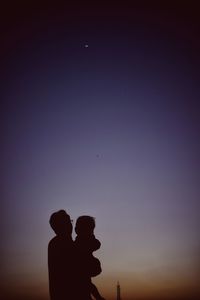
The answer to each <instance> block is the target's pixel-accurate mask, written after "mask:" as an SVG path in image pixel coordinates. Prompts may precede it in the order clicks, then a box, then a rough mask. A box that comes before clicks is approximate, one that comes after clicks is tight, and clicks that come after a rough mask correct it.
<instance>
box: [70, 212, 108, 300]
mask: <svg viewBox="0 0 200 300" xmlns="http://www.w3.org/2000/svg"><path fill="white" fill-rule="evenodd" d="M94 228H95V219H94V218H93V217H90V216H80V217H79V218H78V219H77V221H76V226H75V232H76V234H77V236H76V239H75V245H76V247H77V249H79V251H80V252H81V254H82V259H84V260H85V262H86V264H88V265H89V268H90V271H91V274H92V275H91V276H92V277H93V276H97V275H99V274H100V273H101V263H100V261H99V260H98V259H97V258H96V257H94V256H93V252H94V251H96V250H98V249H99V248H100V246H101V243H100V241H99V240H98V239H96V238H95V235H94ZM89 285H90V293H91V295H92V296H93V297H95V299H96V300H105V299H104V298H103V297H102V296H101V295H100V293H99V291H98V289H97V287H96V286H95V285H94V284H93V283H92V281H91V277H89Z"/></svg>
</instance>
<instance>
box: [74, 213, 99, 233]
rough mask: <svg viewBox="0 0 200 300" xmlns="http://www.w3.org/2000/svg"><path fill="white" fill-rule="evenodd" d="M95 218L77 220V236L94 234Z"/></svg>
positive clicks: (85, 217)
mask: <svg viewBox="0 0 200 300" xmlns="http://www.w3.org/2000/svg"><path fill="white" fill-rule="evenodd" d="M94 228H95V218H93V217H91V216H80V217H78V219H77V220H76V226H75V231H76V233H77V234H84V233H86V234H87V233H93V230H94Z"/></svg>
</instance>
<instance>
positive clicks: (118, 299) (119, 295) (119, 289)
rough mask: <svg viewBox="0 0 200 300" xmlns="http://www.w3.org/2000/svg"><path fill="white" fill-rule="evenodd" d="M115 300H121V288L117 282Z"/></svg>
mask: <svg viewBox="0 0 200 300" xmlns="http://www.w3.org/2000/svg"><path fill="white" fill-rule="evenodd" d="M117 300H121V288H120V285H119V281H118V282H117Z"/></svg>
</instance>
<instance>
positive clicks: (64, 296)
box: [48, 210, 78, 300]
mask: <svg viewBox="0 0 200 300" xmlns="http://www.w3.org/2000/svg"><path fill="white" fill-rule="evenodd" d="M49 223H50V225H51V227H52V229H53V230H54V232H55V234H56V236H55V237H54V238H53V239H52V240H51V241H50V242H49V245H48V269H49V292H50V298H51V300H68V299H69V300H71V299H75V300H76V298H74V296H75V291H76V287H75V282H76V280H75V271H76V270H75V269H74V262H75V261H76V258H75V256H76V254H75V251H74V244H73V240H72V237H71V234H72V223H71V220H70V216H69V215H68V214H67V213H66V212H65V211H64V210H60V211H58V212H55V213H53V214H52V215H51V217H50V220H49ZM77 300H78V299H77Z"/></svg>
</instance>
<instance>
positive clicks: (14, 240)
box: [1, 6, 200, 299]
mask: <svg viewBox="0 0 200 300" xmlns="http://www.w3.org/2000/svg"><path fill="white" fill-rule="evenodd" d="M5 16H6V18H5V21H4V23H3V29H4V33H3V36H2V42H3V43H2V45H3V47H2V49H1V53H2V57H3V60H2V71H1V78H2V83H3V97H2V98H3V112H4V117H3V134H4V135H3V141H4V148H3V154H2V156H1V157H2V165H3V168H2V176H3V178H4V181H3V182H4V186H3V193H2V212H3V218H2V220H1V221H2V223H3V225H4V228H6V230H4V231H2V237H3V240H4V243H3V246H1V250H2V256H3V258H4V260H5V264H4V269H5V270H4V276H3V277H4V280H2V281H3V282H4V290H5V294H8V290H9V289H10V287H12V290H13V291H14V293H16V296H17V295H18V296H20V297H22V296H26V297H27V295H28V296H29V297H30V295H34V290H35V287H37V290H38V295H39V294H40V295H41V296H42V295H46V293H47V288H48V284H47V268H46V247H47V243H48V240H49V239H50V238H51V236H52V232H51V230H50V227H49V225H48V219H49V216H50V214H51V213H52V212H53V211H55V210H58V209H60V208H63V209H66V210H67V211H68V212H69V213H70V215H71V216H72V218H73V219H76V218H77V217H78V216H79V215H80V214H91V215H93V216H95V217H96V222H97V229H96V234H97V236H98V237H99V239H100V240H101V241H102V249H101V250H100V251H99V252H98V253H97V254H96V255H97V256H98V257H99V258H100V259H101V261H102V265H103V270H104V271H103V273H102V275H100V276H99V278H96V283H97V284H98V286H99V287H100V288H101V289H102V291H103V292H104V294H105V295H106V296H107V298H108V299H111V297H112V296H113V292H114V288H115V283H116V281H117V280H120V282H121V285H122V286H123V288H124V295H123V299H128V298H129V297H131V296H137V295H139V296H141V297H142V296H143V297H147V298H148V297H151V296H156V295H157V296H158V295H162V296H163V295H165V296H169V297H170V295H171V294H172V293H173V294H174V293H175V294H177V295H181V294H182V293H183V292H184V291H185V290H184V287H185V289H186V290H187V291H188V293H190V294H191V293H194V294H197V293H199V290H198V285H197V278H198V276H199V275H198V274H199V269H198V267H197V266H198V265H199V248H200V244H199V242H200V240H199V230H198V227H199V225H200V224H199V208H200V207H199V184H198V180H199V178H198V170H199V150H200V149H199V129H200V128H199V66H200V64H199V46H200V43H199V36H198V19H197V15H196V12H195V9H193V8H192V7H189V8H188V7H178V8H176V7H165V9H163V8H161V7H148V6H146V7H137V8H136V7H135V8H130V7H129V8H128V7H122V8H121V9H120V8H119V7H110V8H108V7H105V8H99V9H97V10H95V9H94V8H91V7H90V8H88V9H86V8H85V9H83V8H81V7H77V8H73V9H72V8H69V7H67V6H65V7H63V8H62V9H61V8H58V7H56V8H54V7H49V8H48V7H36V6H35V8H34V7H33V6H32V7H31V8H28V7H22V8H19V7H17V8H15V9H14V8H13V10H12V12H11V11H10V10H7V11H6V12H5ZM86 44H87V45H88V47H87V48H86V47H85V45H86ZM174 274H176V275H177V274H178V276H175V275H174ZM24 275H25V276H26V281H24ZM177 277H178V278H179V279H177ZM111 287H112V288H113V290H112V288H111ZM144 287H146V288H145V291H146V292H144ZM17 290H20V291H21V292H18V294H17ZM27 290H29V292H28V291H27ZM22 291H23V292H22ZM166 291H168V292H166ZM20 293H21V294H20ZM184 293H185V292H184ZM38 295H37V297H38ZM109 297H110V298H109Z"/></svg>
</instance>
